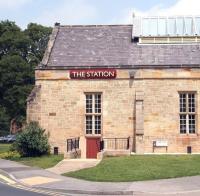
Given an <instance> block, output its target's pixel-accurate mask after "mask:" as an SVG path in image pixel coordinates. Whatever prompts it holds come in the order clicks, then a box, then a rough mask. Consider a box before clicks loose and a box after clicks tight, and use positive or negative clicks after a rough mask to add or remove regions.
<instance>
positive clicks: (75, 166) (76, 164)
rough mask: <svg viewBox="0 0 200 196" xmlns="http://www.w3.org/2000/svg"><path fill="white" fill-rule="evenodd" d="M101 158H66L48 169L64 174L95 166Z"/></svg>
mask: <svg viewBox="0 0 200 196" xmlns="http://www.w3.org/2000/svg"><path fill="white" fill-rule="evenodd" d="M100 161H101V160H98V159H64V160H62V161H61V162H59V163H58V164H57V165H56V166H54V167H52V168H49V169H47V170H48V171H50V172H53V173H56V174H63V173H67V172H71V171H76V170H80V169H84V168H89V167H94V166H96V165H97V164H98V163H99V162H100Z"/></svg>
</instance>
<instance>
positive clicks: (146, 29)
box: [142, 18, 149, 36]
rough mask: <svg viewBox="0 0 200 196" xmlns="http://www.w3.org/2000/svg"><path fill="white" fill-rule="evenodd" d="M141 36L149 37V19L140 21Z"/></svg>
mask: <svg viewBox="0 0 200 196" xmlns="http://www.w3.org/2000/svg"><path fill="white" fill-rule="evenodd" d="M142 34H143V35H144V36H148V35H149V19H147V18H144V19H143V20H142Z"/></svg>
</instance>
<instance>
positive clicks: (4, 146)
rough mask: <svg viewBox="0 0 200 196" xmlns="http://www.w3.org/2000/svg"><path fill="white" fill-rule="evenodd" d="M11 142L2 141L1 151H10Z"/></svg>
mask: <svg viewBox="0 0 200 196" xmlns="http://www.w3.org/2000/svg"><path fill="white" fill-rule="evenodd" d="M10 146H11V144H5V143H0V153H4V152H8V151H9V149H10Z"/></svg>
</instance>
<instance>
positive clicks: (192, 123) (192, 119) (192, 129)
mask: <svg viewBox="0 0 200 196" xmlns="http://www.w3.org/2000/svg"><path fill="white" fill-rule="evenodd" d="M188 117H189V119H188V120H189V133H195V115H193V114H190V115H189V116H188Z"/></svg>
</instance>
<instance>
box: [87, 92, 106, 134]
mask: <svg viewBox="0 0 200 196" xmlns="http://www.w3.org/2000/svg"><path fill="white" fill-rule="evenodd" d="M84 95H85V119H84V132H85V135H86V136H101V135H102V128H103V126H102V124H103V123H102V116H103V115H102V92H85V93H84ZM87 95H92V112H87V108H86V106H87V104H86V102H87V101H86V100H87ZM96 95H100V96H101V97H100V99H101V100H100V108H98V107H95V100H96V98H95V96H96ZM98 109H100V112H98V111H97V112H96V110H98ZM87 116H92V133H87V128H86V118H87ZM96 116H100V121H101V122H100V131H99V132H100V133H96V128H95V127H96V123H95V122H96Z"/></svg>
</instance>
